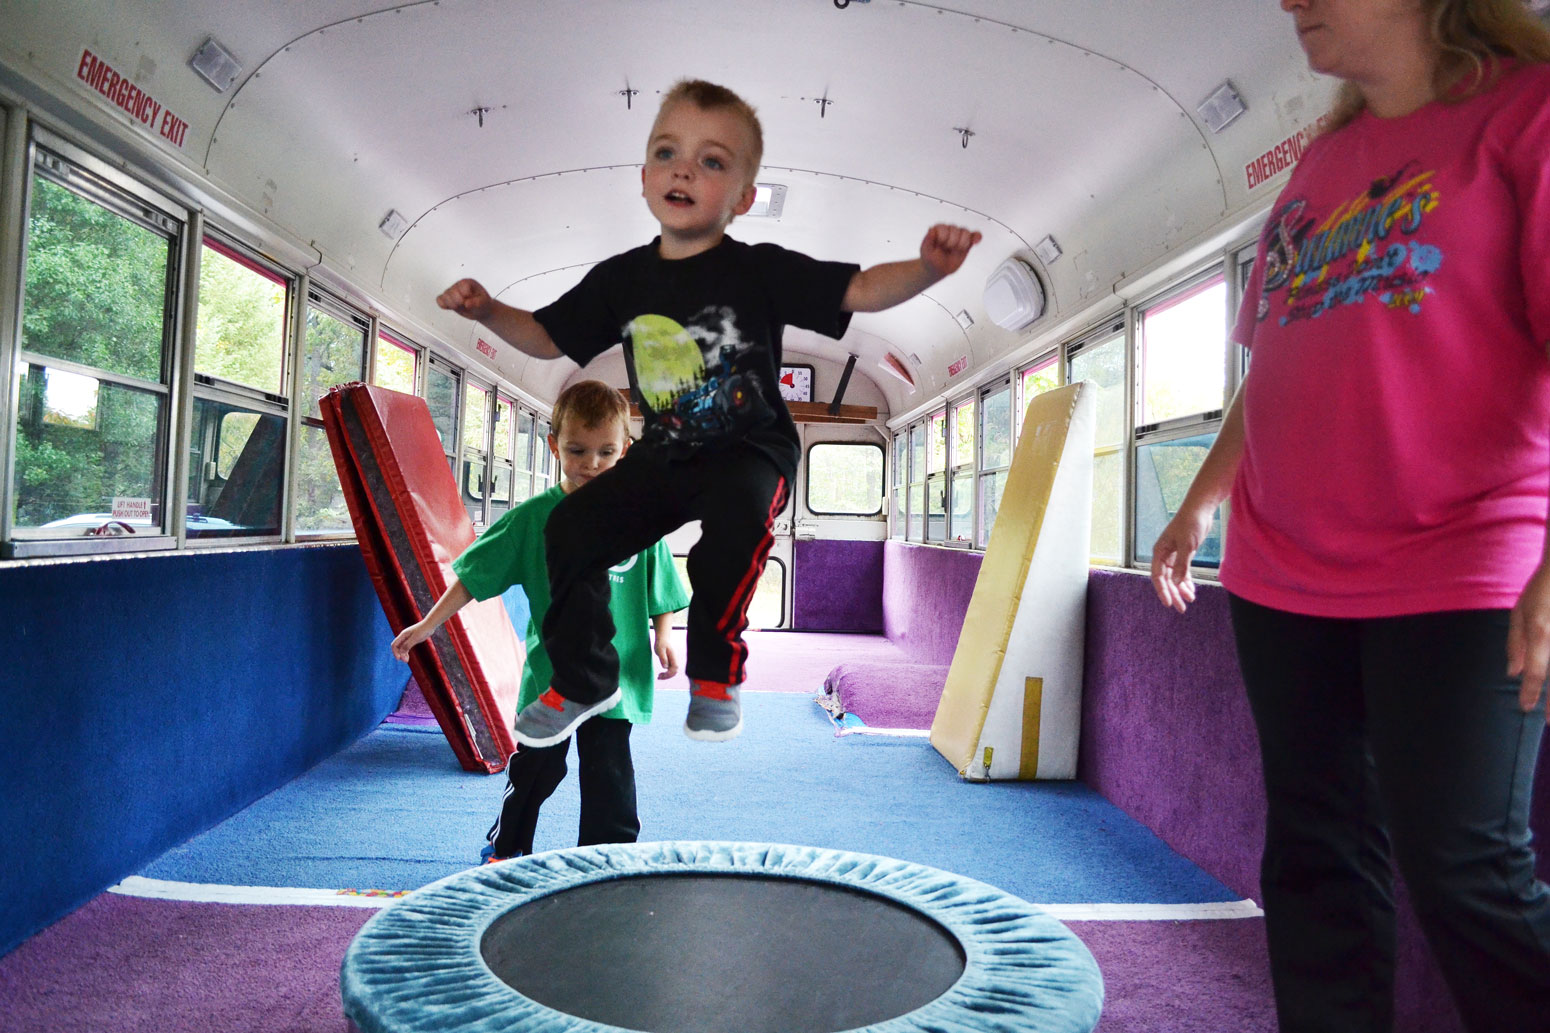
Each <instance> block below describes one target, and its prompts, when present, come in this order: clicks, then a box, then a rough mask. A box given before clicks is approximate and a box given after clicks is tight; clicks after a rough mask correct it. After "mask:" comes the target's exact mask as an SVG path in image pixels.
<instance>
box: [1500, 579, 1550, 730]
mask: <svg viewBox="0 0 1550 1033" xmlns="http://www.w3.org/2000/svg"><path fill="white" fill-rule="evenodd" d="M1547 667H1550V568H1547V567H1546V565H1545V563H1544V562H1541V563H1540V564H1539V566H1538V568H1536V569H1535V571H1534V576H1533V577H1531V578H1529V579H1528V584H1526V585H1524V586H1523V594H1522V595H1520V596H1518V605H1516V606H1514V607H1513V608H1512V616H1511V617H1510V618H1509V620H1508V623H1507V677H1509V678H1517V677H1520V676H1521V677H1522V679H1523V680H1522V683H1521V684H1520V686H1519V688H1518V706H1520V707H1522V708H1523V711H1524V713H1527V712H1528V711H1530V710H1532V709H1534V705H1535V704H1537V703H1538V702H1539V696H1540V693H1542V692H1543V691H1544V687H1545V673H1546V668H1547ZM1546 721H1547V722H1550V708H1546Z"/></svg>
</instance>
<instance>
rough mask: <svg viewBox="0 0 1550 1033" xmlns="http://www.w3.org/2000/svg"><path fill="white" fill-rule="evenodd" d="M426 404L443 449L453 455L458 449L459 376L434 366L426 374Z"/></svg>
mask: <svg viewBox="0 0 1550 1033" xmlns="http://www.w3.org/2000/svg"><path fill="white" fill-rule="evenodd" d="M425 404H426V405H427V406H428V407H429V408H430V411H431V422H432V423H434V424H435V425H436V436H437V437H439V438H441V450H442V451H443V452H445V453H447V454H448V455H452V454H453V453H455V452H456V451H457V377H455V376H453V375H452V374H451V373H448V372H446V371H445V370H442V369H439V368H437V367H436V366H432V367H431V368H430V369H429V370H428V371H427V372H426V375H425Z"/></svg>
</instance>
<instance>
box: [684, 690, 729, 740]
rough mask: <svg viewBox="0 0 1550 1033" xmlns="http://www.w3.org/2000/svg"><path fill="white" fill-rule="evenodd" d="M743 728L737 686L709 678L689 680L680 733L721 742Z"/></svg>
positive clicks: (694, 737) (692, 737)
mask: <svg viewBox="0 0 1550 1033" xmlns="http://www.w3.org/2000/svg"><path fill="white" fill-rule="evenodd" d="M742 730H743V706H742V704H741V703H740V702H738V698H737V686H736V685H722V684H720V683H718V682H713V681H695V680H693V679H690V681H689V716H688V717H685V718H684V734H685V735H687V736H688V737H689V738H691V739H698V740H700V741H701V742H725V741H726V740H728V739H735V738H736V737H737V734H738V733H739V732H741V731H742Z"/></svg>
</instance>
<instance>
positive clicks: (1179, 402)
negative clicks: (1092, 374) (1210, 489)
mask: <svg viewBox="0 0 1550 1033" xmlns="http://www.w3.org/2000/svg"><path fill="white" fill-rule="evenodd" d="M1138 347H1139V348H1140V351H1141V422H1142V423H1143V424H1150V423H1161V422H1163V421H1164V420H1172V419H1177V418H1178V417H1180V416H1192V415H1194V414H1196V413H1203V412H1211V411H1212V410H1215V409H1220V408H1221V407H1222V393H1223V385H1224V383H1225V382H1226V360H1227V278H1226V277H1225V276H1222V275H1220V274H1219V275H1217V276H1214V277H1212V278H1211V279H1209V280H1207V281H1206V282H1204V283H1202V284H1199V285H1197V286H1195V287H1192V288H1190V289H1189V290H1187V291H1184V292H1183V293H1181V294H1179V295H1177V296H1175V297H1172V298H1169V299H1168V300H1166V301H1163V302H1161V303H1159V304H1156V305H1153V306H1151V307H1150V308H1148V309H1146V310H1145V311H1144V312H1143V313H1142V314H1141V333H1140V340H1139V342H1138Z"/></svg>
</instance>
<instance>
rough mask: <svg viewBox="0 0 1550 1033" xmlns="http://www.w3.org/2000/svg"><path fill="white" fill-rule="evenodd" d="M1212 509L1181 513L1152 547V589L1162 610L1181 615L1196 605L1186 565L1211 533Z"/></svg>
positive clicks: (1169, 523) (1170, 522)
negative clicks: (1172, 610) (1189, 607)
mask: <svg viewBox="0 0 1550 1033" xmlns="http://www.w3.org/2000/svg"><path fill="white" fill-rule="evenodd" d="M1212 512H1213V509H1212V508H1202V509H1200V510H1198V511H1197V510H1189V509H1181V510H1179V511H1178V512H1177V513H1175V514H1174V516H1173V519H1172V520H1170V521H1168V526H1167V527H1165V528H1163V529H1162V534H1160V535H1158V536H1157V542H1156V544H1155V545H1153V546H1152V589H1153V590H1154V591H1155V592H1156V593H1157V598H1158V599H1159V600H1161V601H1162V604H1163V605H1164V606H1171V607H1172V608H1173V609H1175V610H1178V611H1179V612H1180V613H1183V612H1184V610H1185V609H1186V608H1187V607H1188V606H1189V604H1190V603H1192V602H1194V601H1195V583H1194V582H1193V581H1191V580H1190V577H1189V561H1190V560H1191V559H1193V558H1194V556H1195V553H1196V552H1198V551H1199V550H1200V546H1201V544H1202V543H1203V542H1204V541H1205V540H1206V535H1208V534H1210V533H1211V514H1212Z"/></svg>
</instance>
